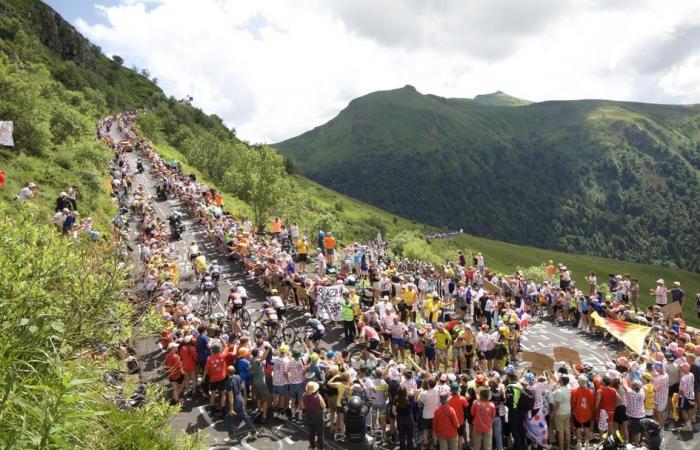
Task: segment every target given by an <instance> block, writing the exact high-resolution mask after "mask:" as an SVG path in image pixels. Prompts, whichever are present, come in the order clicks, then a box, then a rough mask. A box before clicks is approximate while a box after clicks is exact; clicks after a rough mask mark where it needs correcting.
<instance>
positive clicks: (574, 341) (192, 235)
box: [111, 125, 700, 450]
mask: <svg viewBox="0 0 700 450" xmlns="http://www.w3.org/2000/svg"><path fill="white" fill-rule="evenodd" d="M111 135H112V138H113V139H114V142H119V141H120V140H121V139H123V138H122V136H121V135H120V133H119V132H118V130H117V126H116V125H114V126H112V128H111ZM137 156H139V155H137V154H136V153H135V152H134V153H130V154H129V156H128V161H129V163H130V164H131V166H132V168H134V169H135V168H136V158H137ZM144 160H145V158H144ZM144 166H145V167H146V171H145V172H144V173H143V174H136V175H135V177H134V182H133V187H134V188H135V187H136V186H138V185H139V184H140V185H142V186H143V187H144V189H145V191H146V192H147V193H148V194H149V195H152V196H153V197H154V198H155V196H156V192H155V186H156V183H157V179H156V178H155V177H153V176H152V175H151V173H150V166H149V165H148V163H147V162H145V163H144ZM156 209H157V212H158V215H159V217H160V218H161V219H163V220H166V219H167V217H168V216H170V215H171V214H172V213H173V212H175V211H178V212H180V213H181V214H182V215H183V224H184V226H185V230H184V233H183V234H182V239H181V240H180V241H177V242H173V246H174V248H175V249H176V250H177V252H178V255H179V262H178V265H179V268H180V278H181V285H182V287H184V288H194V287H195V286H197V285H198V283H196V282H195V280H194V279H193V272H192V269H191V266H190V264H189V261H188V260H187V248H186V247H187V244H188V243H189V242H191V241H195V242H196V243H197V245H198V246H199V248H200V250H202V251H203V252H204V254H205V255H206V258H207V263H208V264H210V263H211V262H212V261H217V263H218V264H219V266H220V267H221V270H222V272H221V279H220V282H219V289H220V296H219V299H218V301H217V303H216V304H215V305H214V312H222V313H224V312H225V311H224V308H223V304H224V302H225V300H226V298H227V296H228V293H229V292H230V287H231V286H232V284H233V282H234V281H240V282H241V283H242V284H243V285H244V286H245V288H246V290H247V291H248V302H247V308H248V310H249V312H250V314H251V317H252V319H253V320H255V318H256V317H257V312H256V311H257V310H258V309H259V308H260V307H261V306H262V303H263V302H264V301H265V295H266V294H265V292H264V291H263V290H262V289H260V288H259V287H258V286H257V285H255V284H253V283H251V282H250V281H248V280H246V279H245V276H244V273H243V271H242V270H241V266H240V264H238V263H236V262H234V261H231V260H228V259H227V258H224V257H222V256H221V255H220V254H218V252H217V251H216V249H215V248H214V247H213V246H212V245H210V244H209V242H208V241H207V240H206V236H205V233H204V231H203V230H202V229H201V228H200V227H199V226H198V224H197V223H196V222H195V221H193V220H192V217H191V216H190V215H189V214H188V211H187V208H186V207H185V206H184V205H183V204H182V203H181V202H180V201H179V200H178V199H175V198H170V199H168V200H166V201H163V202H157V203H156ZM309 266H312V265H311V264H309ZM289 316H290V324H291V325H292V326H295V327H297V326H301V325H303V319H302V313H301V312H299V311H292V312H291V313H290V314H289ZM251 326H253V325H251ZM250 331H252V330H250ZM521 340H522V347H523V350H527V351H534V352H539V353H544V354H547V355H549V356H552V357H553V356H554V355H553V352H552V348H553V347H557V346H567V347H570V348H574V349H576V350H577V351H578V352H579V354H580V356H581V359H582V361H583V362H587V363H590V364H592V365H593V366H594V367H596V368H597V369H600V368H602V367H604V364H605V354H606V352H607V354H609V355H611V356H613V355H614V353H615V351H617V350H618V349H619V348H620V347H619V345H617V344H611V343H609V342H608V341H602V340H595V339H592V338H591V337H589V336H588V335H585V334H584V333H581V332H580V331H578V330H576V329H574V328H572V327H568V326H558V325H555V324H553V323H551V322H546V321H544V322H538V323H533V324H531V325H530V326H529V327H528V328H527V330H525V332H524V333H523V335H522V337H521ZM323 346H324V347H325V348H327V349H332V350H342V349H344V348H346V347H347V345H346V344H345V341H344V339H343V333H342V326H338V327H335V328H334V329H332V330H328V331H327V333H326V336H325V339H324V342H323ZM205 404H206V402H205V401H203V400H189V401H188V402H187V403H186V404H185V405H184V406H183V407H182V409H181V411H180V413H179V414H177V415H176V416H175V417H174V418H173V419H172V420H171V424H172V426H173V429H174V430H175V431H181V430H184V431H185V432H187V433H199V434H200V436H202V438H203V439H204V442H206V443H207V444H208V445H210V446H211V448H214V449H220V450H223V449H231V450H238V449H244V450H256V449H257V450H268V449H270V450H277V449H282V448H285V449H290V450H297V449H299V450H305V449H306V448H308V441H306V433H305V432H304V430H303V427H301V426H300V425H298V424H296V423H293V422H290V421H287V420H281V419H271V420H270V421H269V422H268V424H266V426H264V427H260V428H259V431H260V436H259V437H258V438H257V439H255V440H252V439H249V438H248V437H247V435H248V432H247V430H246V427H245V425H244V424H243V423H242V422H241V421H240V420H238V419H236V422H235V426H236V427H237V428H236V431H235V432H234V433H233V437H234V440H233V441H226V439H227V437H228V435H229V433H228V431H227V429H226V426H225V424H224V421H223V420H222V419H220V418H212V417H211V416H210V415H209V414H208V413H207V411H206V410H205V409H204V405H205ZM698 429H700V427H698V428H696V430H698ZM325 443H326V446H327V447H328V448H330V449H332V450H334V449H342V448H345V447H344V444H342V443H335V442H333V441H332V440H331V439H330V436H329V435H328V434H327V435H326V442H325ZM666 446H667V448H668V449H669V450H671V449H680V450H690V449H695V448H697V449H700V442H697V441H696V440H694V439H692V436H691V435H690V434H689V433H684V434H681V435H677V434H672V433H670V432H668V433H666ZM378 448H379V449H382V448H387V449H393V448H394V447H393V446H391V445H388V446H384V447H383V446H379V447H378ZM396 448H397V447H396Z"/></svg>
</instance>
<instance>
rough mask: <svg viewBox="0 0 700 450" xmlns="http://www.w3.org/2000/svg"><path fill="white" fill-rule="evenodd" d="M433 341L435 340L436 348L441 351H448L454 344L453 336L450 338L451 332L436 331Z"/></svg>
mask: <svg viewBox="0 0 700 450" xmlns="http://www.w3.org/2000/svg"><path fill="white" fill-rule="evenodd" d="M433 339H435V348H437V349H440V350H447V348H448V347H449V346H450V343H451V342H452V336H450V332H449V331H447V330H442V331H440V330H438V331H436V332H435V336H433Z"/></svg>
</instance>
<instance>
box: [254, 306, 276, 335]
mask: <svg viewBox="0 0 700 450" xmlns="http://www.w3.org/2000/svg"><path fill="white" fill-rule="evenodd" d="M263 317H264V318H265V325H266V326H267V331H268V334H269V335H270V336H274V335H275V334H276V333H275V332H276V330H277V329H278V328H279V327H280V326H281V325H282V324H281V323H280V322H281V321H280V319H279V317H278V316H277V310H276V309H275V308H274V307H272V306H270V304H269V303H268V302H265V303H263V307H262V309H260V316H258V318H257V319H255V321H256V322H259V321H260V320H261V319H262V318H263ZM273 331H275V332H273Z"/></svg>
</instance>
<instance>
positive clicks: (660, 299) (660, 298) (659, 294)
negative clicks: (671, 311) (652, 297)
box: [656, 285, 666, 305]
mask: <svg viewBox="0 0 700 450" xmlns="http://www.w3.org/2000/svg"><path fill="white" fill-rule="evenodd" d="M656 304H657V305H665V304H666V286H664V285H661V286H657V288H656Z"/></svg>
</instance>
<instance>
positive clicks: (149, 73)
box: [141, 69, 151, 78]
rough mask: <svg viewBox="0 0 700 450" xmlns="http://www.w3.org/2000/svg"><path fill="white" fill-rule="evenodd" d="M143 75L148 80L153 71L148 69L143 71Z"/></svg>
mask: <svg viewBox="0 0 700 450" xmlns="http://www.w3.org/2000/svg"><path fill="white" fill-rule="evenodd" d="M141 75H143V76H144V77H146V78H149V77H150V76H151V71H150V70H148V69H141Z"/></svg>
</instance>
